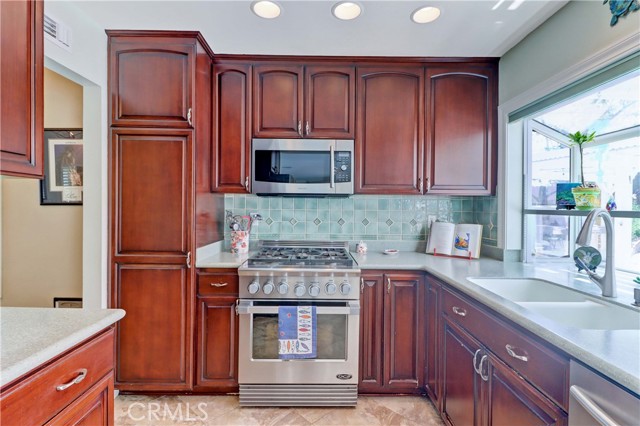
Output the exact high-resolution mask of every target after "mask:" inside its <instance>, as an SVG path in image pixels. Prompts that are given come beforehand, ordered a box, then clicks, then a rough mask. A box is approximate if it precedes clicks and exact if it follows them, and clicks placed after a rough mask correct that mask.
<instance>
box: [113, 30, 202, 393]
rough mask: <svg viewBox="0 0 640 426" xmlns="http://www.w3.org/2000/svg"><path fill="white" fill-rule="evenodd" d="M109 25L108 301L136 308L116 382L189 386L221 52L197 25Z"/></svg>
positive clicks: (119, 338)
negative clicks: (201, 169)
mask: <svg viewBox="0 0 640 426" xmlns="http://www.w3.org/2000/svg"><path fill="white" fill-rule="evenodd" d="M107 33H108V35H109V92H110V99H109V102H110V103H109V109H110V131H111V138H110V146H109V185H110V190H109V192H110V200H109V204H110V206H109V221H110V226H109V228H110V230H111V236H110V252H109V259H110V271H109V272H110V277H109V281H110V294H109V296H110V303H109V304H110V307H112V308H122V309H124V310H125V311H126V312H127V315H126V316H125V318H123V320H122V321H120V322H119V323H118V325H117V330H116V331H117V333H116V373H115V385H116V387H117V388H118V389H120V390H124V391H185V390H189V389H191V388H192V381H193V378H192V374H191V372H192V371H193V368H192V359H193V353H192V351H193V342H194V336H193V329H194V327H193V323H194V312H193V303H191V300H193V298H194V297H195V290H194V280H195V272H194V271H195V268H193V265H192V263H193V261H192V259H193V257H194V254H195V241H194V239H195V238H194V234H195V223H194V220H193V218H194V209H195V196H196V184H197V182H196V163H195V159H196V151H199V150H200V148H201V147H203V146H206V145H208V144H209V143H210V135H211V129H210V126H211V57H212V53H211V51H210V49H209V48H208V46H207V45H206V43H205V42H204V40H203V39H202V37H201V36H200V34H199V33H197V32H169V31H108V32H107ZM203 149H206V148H203ZM207 152H208V151H207ZM204 157H207V156H204Z"/></svg>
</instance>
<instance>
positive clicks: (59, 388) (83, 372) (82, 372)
mask: <svg viewBox="0 0 640 426" xmlns="http://www.w3.org/2000/svg"><path fill="white" fill-rule="evenodd" d="M85 377H87V369H86V368H82V369H81V370H80V372H79V373H78V375H77V376H76V377H75V379H73V380H71V381H70V382H68V383H65V384H63V385H58V386H56V390H57V391H63V390H65V389H67V388H70V387H71V386H73V385H77V384H78V383H80V382H81V381H83V380H84V379H85Z"/></svg>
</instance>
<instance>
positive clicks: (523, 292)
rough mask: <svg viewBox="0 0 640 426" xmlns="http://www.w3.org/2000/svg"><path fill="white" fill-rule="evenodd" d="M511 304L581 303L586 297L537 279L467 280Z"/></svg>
mask: <svg viewBox="0 0 640 426" xmlns="http://www.w3.org/2000/svg"><path fill="white" fill-rule="evenodd" d="M467 279H468V280H469V281H471V282H472V283H474V284H476V285H479V286H480V287H482V288H485V289H487V290H489V291H490V292H492V293H495V294H497V295H498V296H500V297H503V298H505V299H507V300H511V301H512V302H516V303H518V302H583V301H585V300H587V296H585V295H583V294H582V293H579V292H577V291H575V290H571V289H570V288H566V287H562V286H559V285H557V284H554V283H552V282H550V281H545V280H540V279H537V278H467Z"/></svg>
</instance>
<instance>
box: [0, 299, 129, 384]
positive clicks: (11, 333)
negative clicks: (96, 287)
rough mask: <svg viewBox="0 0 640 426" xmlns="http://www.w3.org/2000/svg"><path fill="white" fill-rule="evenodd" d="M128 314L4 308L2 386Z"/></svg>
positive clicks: (0, 339)
mask: <svg viewBox="0 0 640 426" xmlns="http://www.w3.org/2000/svg"><path fill="white" fill-rule="evenodd" d="M124 315H125V312H124V311H123V310H122V309H100V310H88V309H54V308H8V307H7V308H5V307H3V308H0V387H1V386H4V385H6V384H8V383H9V382H11V381H13V380H15V379H17V378H19V377H20V376H22V375H24V374H26V373H28V372H29V371H31V370H33V369H34V368H36V367H38V366H39V365H41V364H43V363H45V362H47V361H49V360H51V359H52V358H55V357H56V356H58V355H60V354H61V353H63V352H65V351H66V350H68V349H70V348H72V347H73V346H75V345H77V344H78V343H80V342H82V341H83V340H85V339H87V338H89V337H91V336H93V335H94V334H96V333H98V332H99V331H101V330H103V329H105V328H107V327H109V326H110V325H111V324H113V323H115V322H116V321H118V320H120V319H121V318H122V317H124Z"/></svg>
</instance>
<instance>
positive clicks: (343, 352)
mask: <svg viewBox="0 0 640 426" xmlns="http://www.w3.org/2000/svg"><path fill="white" fill-rule="evenodd" d="M347 318H348V317H347V315H334V314H320V313H318V314H317V325H316V328H317V348H318V357H317V358H314V359H326V360H345V359H347V349H346V341H347ZM252 324H253V330H252V331H253V340H252V344H251V347H252V352H253V356H252V358H253V359H265V360H267V359H269V360H271V359H279V357H278V314H254V315H253V321H252Z"/></svg>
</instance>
